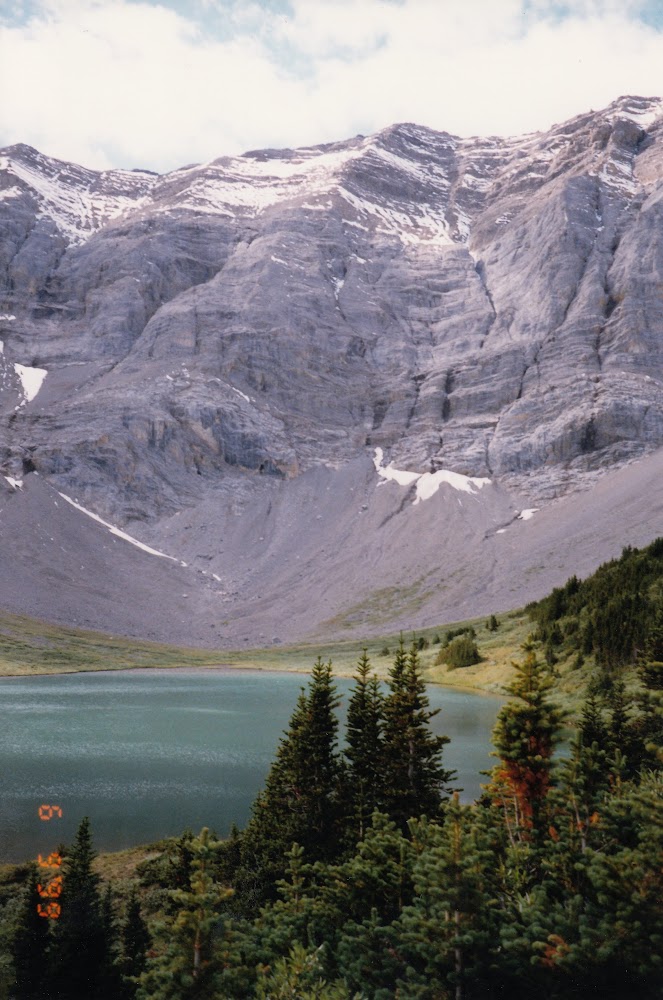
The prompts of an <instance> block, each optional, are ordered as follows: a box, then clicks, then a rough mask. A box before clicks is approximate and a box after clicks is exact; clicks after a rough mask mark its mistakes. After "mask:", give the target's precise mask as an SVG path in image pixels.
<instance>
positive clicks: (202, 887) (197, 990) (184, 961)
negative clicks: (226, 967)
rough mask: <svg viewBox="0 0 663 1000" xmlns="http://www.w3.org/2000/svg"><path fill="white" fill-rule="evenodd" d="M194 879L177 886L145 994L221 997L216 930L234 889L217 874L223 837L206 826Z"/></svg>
mask: <svg viewBox="0 0 663 1000" xmlns="http://www.w3.org/2000/svg"><path fill="white" fill-rule="evenodd" d="M190 846H191V852H192V856H193V861H192V864H191V877H190V884H189V886H188V888H186V889H172V890H171V891H170V896H171V898H172V900H173V903H174V906H175V915H174V916H173V917H171V918H170V919H169V920H168V921H167V922H166V923H165V924H164V925H162V926H161V927H160V928H159V933H158V936H157V939H156V940H155V946H154V952H155V954H154V955H153V956H151V957H150V959H149V961H148V963H147V966H146V969H145V971H144V972H143V973H142V975H141V977H140V985H139V987H138V991H137V997H138V998H139V1000H194V998H195V1000H215V998H216V997H217V996H218V985H219V978H220V975H221V972H222V962H221V961H220V960H219V957H218V954H217V953H218V951H219V949H220V942H218V941H216V940H215V931H216V929H217V928H218V926H219V925H220V923H221V911H222V909H223V904H224V901H225V900H226V899H227V897H228V896H229V895H230V892H231V890H229V889H225V888H223V887H222V886H220V885H219V884H218V883H217V882H216V880H215V878H214V867H215V864H214V861H215V855H216V853H217V851H218V850H219V849H220V844H219V841H217V840H216V839H215V838H214V837H212V836H211V835H210V832H209V830H208V829H207V828H206V827H205V828H203V829H202V830H201V832H200V835H199V836H198V837H195V838H194V839H193V840H192V841H191V845H190Z"/></svg>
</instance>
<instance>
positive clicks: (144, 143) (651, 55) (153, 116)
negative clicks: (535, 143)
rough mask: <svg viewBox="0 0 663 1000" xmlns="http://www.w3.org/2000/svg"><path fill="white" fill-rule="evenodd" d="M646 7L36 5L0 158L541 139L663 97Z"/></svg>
mask: <svg viewBox="0 0 663 1000" xmlns="http://www.w3.org/2000/svg"><path fill="white" fill-rule="evenodd" d="M170 2H171V4H175V0H170ZM164 3H165V0H164ZM175 6H177V5H176V4H175ZM644 6H646V5H644V4H643V3H639V2H637V0H574V2H573V3H567V4H566V5H565V7H566V8H567V13H566V14H565V15H563V16H562V15H561V14H560V9H561V8H560V4H559V3H553V2H552V0H491V2H486V0H444V2H441V0H400V2H397V0H291V3H290V8H289V13H286V12H285V8H284V9H280V10H279V9H278V8H277V7H275V6H274V4H273V3H270V4H269V5H268V6H263V5H262V4H261V3H258V2H257V0H255V2H243V0H226V2H225V3H222V2H220V0H204V2H203V0H199V2H198V3H194V4H190V3H187V4H180V5H179V7H180V9H184V11H185V13H186V16H185V14H182V13H178V11H177V10H176V9H174V8H173V6H170V7H168V6H165V5H159V4H157V3H153V2H132V0H48V3H42V4H41V6H40V12H39V14H38V15H36V16H34V17H33V18H32V20H30V21H28V22H27V23H24V24H23V25H21V26H6V27H0V67H1V68H0V93H3V94H8V93H11V94H12V100H11V101H4V102H2V107H1V109H0V144H3V145H4V144H8V143H11V142H19V141H24V142H29V143H31V144H33V145H35V146H37V147H39V148H40V149H42V150H43V151H44V152H47V153H50V154H51V155H54V156H60V157H62V158H64V159H72V160H77V161H78V162H82V163H85V164H87V165H89V166H97V167H107V166H111V165H122V166H127V167H132V166H146V167H152V168H154V169H158V170H165V169H169V168H172V167H175V166H179V165H182V164H183V163H186V162H191V161H196V160H203V159H211V158H213V157H216V156H219V155H222V154H224V153H233V152H239V151H242V150H244V149H248V148H256V147H259V146H285V145H298V144H304V143H315V142H324V141H329V140H332V139H340V138H344V137H346V136H348V135H351V134H354V133H355V132H357V131H362V132H370V131H373V130H375V129H377V128H381V127H383V126H385V125H387V124H390V123H391V122H394V121H403V120H409V121H417V122H419V123H421V124H425V125H429V126H431V127H433V128H439V129H445V130H447V131H451V132H456V133H459V134H464V135H469V134H491V133H492V134H495V133H501V134H506V133H518V132H523V131H530V130H534V129H537V128H541V129H543V128H547V127H548V126H549V125H550V124H552V123H553V122H554V121H561V120H563V119H564V118H566V117H569V116H571V115H573V114H576V113H579V112H581V111H584V110H588V109H589V108H590V107H595V108H596V107H601V106H604V105H605V104H607V103H609V102H610V101H611V100H613V99H614V98H615V97H617V96H618V95H619V94H623V93H640V94H646V95H654V94H660V93H661V92H663V78H662V73H661V69H660V67H661V66H663V33H662V32H660V31H659V32H657V31H656V30H654V29H653V28H651V27H648V26H646V25H645V24H644V23H643V22H642V21H641V20H638V18H637V16H636V15H637V14H638V13H639V12H640V11H642V10H643V9H644ZM194 9H195V11H197V13H198V20H194V19H193V13H192V12H193V11H194ZM212 16H213V17H215V18H216V25H217V28H218V26H219V24H220V25H221V28H219V30H217V31H215V32H214V33H212V32H211V28H210V25H211V24H212V23H213V22H212V21H210V20H208V18H211V17H212Z"/></svg>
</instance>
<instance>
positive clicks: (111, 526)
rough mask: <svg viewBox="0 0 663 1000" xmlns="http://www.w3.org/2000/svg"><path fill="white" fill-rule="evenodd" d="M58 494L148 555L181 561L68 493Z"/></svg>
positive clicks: (113, 533)
mask: <svg viewBox="0 0 663 1000" xmlns="http://www.w3.org/2000/svg"><path fill="white" fill-rule="evenodd" d="M58 496H61V497H62V499H63V500H66V501H67V503H70V504H71V506H72V507H75V508H76V510H80V512H81V513H82V514H86V515H87V516H88V517H91V518H92V520H93V521H96V522H97V524H103V526H104V528H108V530H109V531H110V533H111V535H116V536H117V537H118V538H122V539H123V540H124V541H125V542H130V543H131V545H135V546H136V548H137V549H141V550H142V551H143V552H147V553H148V555H151V556H159V558H160V559H170V560H171V562H179V559H175V557H174V556H168V555H166V553H165V552H159V550H158V549H153V548H150V546H149V545H145V544H144V543H143V542H139V541H138V539H137V538H132V536H131V535H128V534H127V533H126V531H121V530H120V529H119V528H116V527H115V525H114V524H109V523H108V521H104V520H103V518H101V517H99V515H98V514H93V513H92V511H91V510H87V508H85V507H82V506H81V504H79V503H77V502H76V501H75V500H72V498H71V497H68V496H67V495H66V493H59V494H58Z"/></svg>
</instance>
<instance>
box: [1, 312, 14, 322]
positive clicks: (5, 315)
mask: <svg viewBox="0 0 663 1000" xmlns="http://www.w3.org/2000/svg"><path fill="white" fill-rule="evenodd" d="M15 319H16V316H11V315H10V314H9V313H3V314H2V316H0V323H11V322H12V321H13V320H15Z"/></svg>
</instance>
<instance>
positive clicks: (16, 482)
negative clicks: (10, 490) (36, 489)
mask: <svg viewBox="0 0 663 1000" xmlns="http://www.w3.org/2000/svg"><path fill="white" fill-rule="evenodd" d="M5 479H6V480H7V482H8V483H9V485H10V486H13V487H14V489H15V490H22V489H23V480H22V479H14V477H13V476H5Z"/></svg>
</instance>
